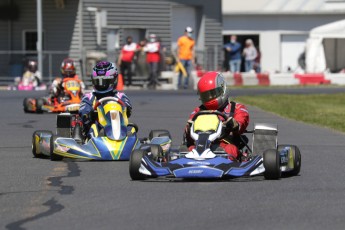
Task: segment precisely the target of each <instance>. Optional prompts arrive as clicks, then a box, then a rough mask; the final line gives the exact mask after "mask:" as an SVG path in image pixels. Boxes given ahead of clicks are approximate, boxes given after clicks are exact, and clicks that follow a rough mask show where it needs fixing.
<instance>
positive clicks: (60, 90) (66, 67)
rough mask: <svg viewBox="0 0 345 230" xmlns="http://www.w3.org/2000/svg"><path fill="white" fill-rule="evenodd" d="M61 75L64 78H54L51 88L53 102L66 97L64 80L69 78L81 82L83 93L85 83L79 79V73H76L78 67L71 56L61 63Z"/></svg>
mask: <svg viewBox="0 0 345 230" xmlns="http://www.w3.org/2000/svg"><path fill="white" fill-rule="evenodd" d="M60 70H61V75H62V78H60V77H58V78H56V79H54V81H53V83H52V86H51V89H50V97H51V99H52V101H53V102H56V103H58V102H59V99H60V98H63V97H64V82H65V81H66V80H67V79H68V78H73V79H75V80H77V81H78V82H79V83H80V86H81V89H82V91H81V94H83V89H84V88H85V85H84V83H83V82H82V81H80V80H79V77H78V75H77V74H76V68H75V65H74V61H73V60H72V59H71V58H65V59H64V60H63V61H62V63H61V68H60Z"/></svg>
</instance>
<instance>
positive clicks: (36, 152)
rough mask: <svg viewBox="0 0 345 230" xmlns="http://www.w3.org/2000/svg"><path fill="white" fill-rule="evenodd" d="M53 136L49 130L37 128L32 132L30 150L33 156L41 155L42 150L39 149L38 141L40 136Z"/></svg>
mask: <svg viewBox="0 0 345 230" xmlns="http://www.w3.org/2000/svg"><path fill="white" fill-rule="evenodd" d="M42 135H47V136H51V137H52V136H53V133H52V132H51V131H49V130H37V131H35V132H34V133H33V134H32V144H31V150H32V154H33V155H34V157H36V158H39V157H42V150H41V149H40V146H39V143H40V142H41V140H40V139H41V136H42Z"/></svg>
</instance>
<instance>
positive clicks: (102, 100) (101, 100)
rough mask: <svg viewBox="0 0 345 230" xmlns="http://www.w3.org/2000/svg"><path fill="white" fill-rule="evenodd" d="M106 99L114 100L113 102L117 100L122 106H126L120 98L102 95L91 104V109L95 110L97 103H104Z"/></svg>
mask: <svg viewBox="0 0 345 230" xmlns="http://www.w3.org/2000/svg"><path fill="white" fill-rule="evenodd" d="M108 101H115V102H118V103H119V104H120V105H122V106H126V104H125V103H124V102H123V101H122V100H121V99H120V98H115V97H103V98H101V99H99V100H98V101H97V102H96V104H95V105H94V106H93V109H94V110H96V109H97V107H98V106H99V105H101V104H105V103H106V102H108Z"/></svg>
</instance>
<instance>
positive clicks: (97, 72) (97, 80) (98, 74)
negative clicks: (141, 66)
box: [79, 61, 132, 138]
mask: <svg viewBox="0 0 345 230" xmlns="http://www.w3.org/2000/svg"><path fill="white" fill-rule="evenodd" d="M91 81H92V85H93V92H91V93H88V94H85V95H84V97H83V98H82V101H81V104H80V109H79V115H80V117H81V120H82V123H83V134H84V136H87V138H91V137H92V136H94V133H93V130H92V129H90V127H91V125H92V124H93V123H95V121H94V119H93V116H92V113H93V110H94V109H93V106H94V105H95V104H96V102H97V101H98V100H99V99H101V98H104V97H114V98H118V99H121V100H122V101H123V102H124V103H125V105H126V106H127V117H128V118H129V117H130V116H131V112H132V105H131V102H130V100H129V98H128V97H127V95H126V94H124V93H122V92H118V91H117V90H116V86H117V81H118V70H117V67H116V66H115V64H114V63H112V62H108V61H101V62H98V63H97V64H96V66H95V67H94V68H93V71H92V75H91Z"/></svg>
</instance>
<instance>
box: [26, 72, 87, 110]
mask: <svg viewBox="0 0 345 230" xmlns="http://www.w3.org/2000/svg"><path fill="white" fill-rule="evenodd" d="M62 85H63V87H64V90H63V93H62V95H61V96H59V97H55V98H51V97H42V98H37V99H36V98H25V99H24V101H23V105H24V112H26V113H43V112H51V113H61V112H73V111H78V110H79V104H80V101H81V98H82V81H81V80H79V79H76V78H65V79H63V84H62Z"/></svg>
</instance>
